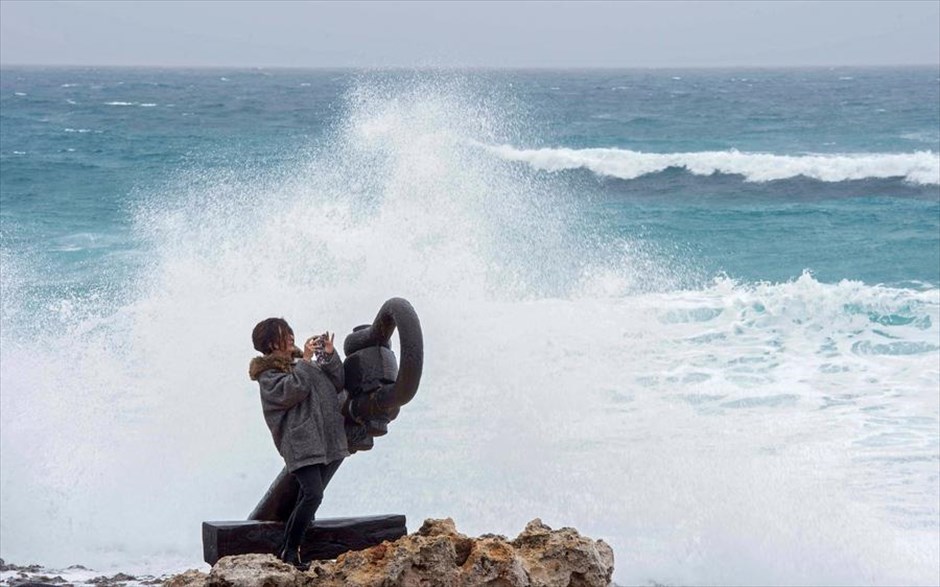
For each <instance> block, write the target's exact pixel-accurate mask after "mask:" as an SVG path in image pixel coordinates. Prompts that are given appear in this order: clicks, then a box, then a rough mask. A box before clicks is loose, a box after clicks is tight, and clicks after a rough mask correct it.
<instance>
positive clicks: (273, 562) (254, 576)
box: [206, 554, 307, 587]
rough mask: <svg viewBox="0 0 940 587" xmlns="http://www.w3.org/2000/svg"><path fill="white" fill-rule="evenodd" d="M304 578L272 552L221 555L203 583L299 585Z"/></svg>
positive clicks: (251, 586) (209, 586)
mask: <svg viewBox="0 0 940 587" xmlns="http://www.w3.org/2000/svg"><path fill="white" fill-rule="evenodd" d="M306 584H307V581H306V578H305V577H304V575H303V573H300V572H299V571H298V570H297V569H296V568H294V567H293V566H292V565H289V564H287V563H285V562H284V561H282V560H280V559H279V558H277V557H276V556H274V555H273V554H243V555H239V556H225V557H222V558H221V559H219V562H217V563H215V566H213V567H212V570H211V571H209V578H208V579H206V587H300V586H302V585H306Z"/></svg>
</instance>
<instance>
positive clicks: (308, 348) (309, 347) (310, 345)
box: [304, 334, 321, 361]
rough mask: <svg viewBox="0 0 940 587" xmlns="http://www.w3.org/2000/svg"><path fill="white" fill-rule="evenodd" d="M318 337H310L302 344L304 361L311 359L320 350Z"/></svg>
mask: <svg viewBox="0 0 940 587" xmlns="http://www.w3.org/2000/svg"><path fill="white" fill-rule="evenodd" d="M320 345H321V343H320V335H319V334H318V335H317V336H311V337H310V338H308V339H307V342H305V343H304V360H305V361H309V360H310V359H312V358H313V355H314V354H315V353H316V352H317V350H319V349H320Z"/></svg>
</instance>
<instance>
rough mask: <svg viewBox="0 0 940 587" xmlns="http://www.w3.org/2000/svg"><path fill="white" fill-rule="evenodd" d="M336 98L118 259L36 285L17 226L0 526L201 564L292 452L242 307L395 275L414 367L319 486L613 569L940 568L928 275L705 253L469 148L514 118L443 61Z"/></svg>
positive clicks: (939, 303) (11, 536) (43, 543)
mask: <svg viewBox="0 0 940 587" xmlns="http://www.w3.org/2000/svg"><path fill="white" fill-rule="evenodd" d="M347 102H348V111H347V113H346V115H345V116H344V118H343V122H342V123H341V124H339V125H338V126H337V127H336V128H335V129H334V130H333V132H332V133H331V134H330V135H329V137H328V140H326V141H323V142H322V145H323V146H321V147H319V148H316V149H313V150H311V151H310V152H307V153H299V154H297V156H296V157H295V160H294V162H293V163H292V164H290V165H288V166H285V167H284V168H281V169H277V170H269V171H266V172H263V173H259V174H256V173H253V172H244V173H236V172H230V173H222V172H219V173H209V172H203V173H195V172H193V173H189V174H187V173H181V174H180V177H179V178H178V181H177V183H176V184H174V185H173V186H172V187H171V188H168V189H167V190H166V191H165V192H164V193H159V194H154V195H153V196H152V197H151V198H149V199H147V200H146V201H145V202H144V203H143V204H142V205H141V206H140V207H139V209H138V211H137V214H136V220H135V225H134V228H135V234H136V235H137V237H138V238H140V239H141V241H142V242H143V243H145V244H144V245H143V246H144V249H145V250H146V251H147V254H148V255H149V262H148V263H147V264H146V267H145V269H144V270H142V271H141V272H140V274H139V275H137V277H136V278H134V279H132V280H130V279H126V278H119V279H116V280H115V282H114V283H112V285H111V286H110V287H109V288H107V289H106V290H104V291H100V292H97V293H95V294H88V295H84V296H78V297H75V298H73V299H64V298H58V299H52V300H46V301H45V302H46V303H45V305H39V306H41V308H40V309H41V310H42V311H39V309H37V304H36V303H34V302H30V301H28V300H27V299H26V295H25V293H24V294H23V295H21V291H23V292H25V291H26V290H22V289H21V288H20V286H19V285H17V284H19V283H21V282H22V281H23V280H24V279H25V278H24V277H23V276H24V275H27V274H28V273H29V271H30V270H33V269H35V268H32V267H31V265H30V261H29V259H26V258H22V257H17V256H15V255H13V254H12V253H8V252H6V251H5V252H4V254H3V257H2V259H0V260H2V264H3V286H4V296H3V326H4V328H3V332H2V337H3V338H2V343H3V344H2V345H0V353H2V370H0V375H2V386H3V394H2V412H0V414H2V416H0V417H2V429H0V430H2V467H3V469H2V471H3V474H2V480H0V484H2V485H0V486H2V512H3V514H2V528H3V536H4V541H3V542H4V545H3V548H4V556H7V557H9V558H11V559H13V558H15V559H20V560H23V559H30V560H37V561H42V562H44V563H46V564H53V565H54V564H62V565H64V564H70V563H74V562H82V563H84V564H99V565H102V564H116V563H119V564H123V565H125V566H127V565H132V564H137V565H141V566H147V565H157V564H167V563H166V561H167V560H171V561H176V562H175V563H174V564H179V565H181V566H185V565H192V564H193V563H195V562H196V561H197V559H198V553H199V552H200V546H199V527H200V526H199V524H200V522H201V521H202V520H212V519H215V520H218V519H240V518H243V517H244V516H246V515H247V513H248V512H249V511H250V510H251V508H252V507H253V506H254V504H255V503H256V501H257V499H259V498H260V496H261V495H262V493H263V492H264V490H265V489H266V488H267V485H268V483H269V482H270V481H271V479H273V477H274V475H275V474H276V473H277V472H278V471H279V469H280V467H281V461H280V459H279V457H278V455H277V453H276V452H275V450H274V448H273V445H272V443H271V440H270V436H269V434H268V431H267V429H266V428H265V425H264V421H263V418H262V417H261V413H260V406H259V403H258V399H257V390H256V388H255V385H254V384H253V383H252V382H250V381H249V380H248V378H247V364H248V361H249V359H250V358H251V356H252V350H251V347H250V345H249V343H248V340H249V336H248V335H249V332H250V330H251V328H252V326H253V325H254V324H255V323H256V322H257V321H258V320H260V319H262V318H265V317H267V316H284V317H285V318H287V319H288V320H289V321H290V322H291V324H292V325H293V327H294V329H295V330H296V331H297V332H299V333H303V332H318V331H321V330H323V329H324V328H329V329H335V330H337V331H338V332H339V334H340V336H342V335H343V334H344V333H346V332H349V331H351V329H352V328H353V327H354V326H356V325H358V324H361V323H367V322H370V321H371V319H372V317H373V316H374V314H375V311H376V310H377V309H378V307H379V306H380V304H381V303H382V302H383V301H384V300H385V299H387V298H389V297H392V296H402V297H405V298H407V299H409V300H410V301H411V302H412V303H413V304H414V306H415V308H416V309H417V311H418V314H419V316H420V317H421V320H422V324H423V327H424V331H425V341H426V342H425V344H426V353H427V354H426V357H425V375H424V378H423V380H422V386H421V389H420V391H419V393H418V396H417V397H416V398H415V400H414V401H413V402H412V403H411V404H409V405H408V406H406V407H405V409H403V411H402V414H401V416H400V417H399V419H398V420H397V421H396V422H394V423H393V425H392V427H391V433H390V434H389V435H388V436H387V437H383V438H381V439H378V441H377V443H376V448H375V450H374V451H372V452H370V453H364V454H357V455H355V456H354V457H352V458H350V459H349V460H348V462H346V463H345V464H344V465H343V467H342V468H341V469H340V471H339V474H338V475H337V476H336V478H335V480H334V481H333V483H332V485H331V486H330V488H329V490H328V491H327V495H326V498H325V501H324V504H323V507H322V508H321V512H320V514H319V515H321V516H339V515H367V514H377V513H390V512H402V513H405V514H406V515H407V516H408V519H409V523H410V524H411V526H412V527H414V526H415V525H416V524H419V523H420V521H421V520H422V519H424V518H425V517H444V516H450V517H453V518H454V519H455V520H456V522H457V524H458V527H459V528H460V529H461V530H462V531H464V532H467V533H471V534H479V533H483V532H500V533H504V534H508V535H514V534H515V533H517V532H518V531H519V530H521V528H522V527H523V526H524V524H525V523H526V522H527V521H528V520H530V519H532V518H534V517H541V518H542V519H543V520H544V521H545V522H546V523H548V524H550V525H553V526H563V525H571V526H575V527H577V528H578V529H579V530H581V531H582V532H583V533H585V534H587V535H590V536H592V537H596V538H604V539H605V540H607V541H608V542H610V543H611V544H612V546H613V547H614V550H615V553H616V556H617V571H616V575H615V580H616V581H617V582H621V583H622V582H626V583H645V582H648V581H661V582H676V583H683V584H688V583H695V584H706V583H722V584H754V583H762V584H763V583H786V584H835V583H895V582H901V583H931V582H936V581H938V578H940V575H938V574H937V570H936V569H937V568H938V566H937V562H938V550H940V525H938V520H940V511H938V506H937V500H936V497H937V495H938V492H940V488H938V475H937V463H938V425H937V422H938V413H940V399H938V397H937V394H936V390H937V388H938V386H940V368H938V366H937V365H938V362H937V357H938V348H940V345H938V324H940V294H938V290H937V289H935V288H925V289H922V290H913V289H892V288H887V287H880V286H868V285H864V284H862V283H858V282H851V281H843V282H841V283H838V284H824V283H820V282H818V281H817V280H815V279H814V278H813V277H812V275H810V274H804V275H803V276H802V277H800V278H799V279H797V280H795V281H792V282H788V283H781V284H767V283H760V284H745V283H738V282H735V281H733V280H731V279H728V278H717V279H714V280H710V281H705V282H701V283H699V282H697V281H695V280H694V279H692V278H691V277H690V276H693V274H694V271H692V270H691V269H689V268H688V267H686V266H685V265H684V264H683V263H681V262H679V261H677V260H676V259H674V258H671V257H670V256H668V255H666V254H663V253H661V252H657V251H655V250H653V249H652V248H650V247H644V246H643V244H642V243H636V242H628V241H618V240H615V239H611V238H608V239H606V240H605V239H604V238H602V237H601V236H598V235H597V234H593V233H592V232H591V229H590V227H585V226H583V225H581V223H580V221H579V206H580V205H582V202H581V201H580V200H579V198H578V197H577V194H570V193H566V192H565V188H564V187H563V185H562V184H560V183H556V182H554V180H553V179H552V178H551V177H546V176H542V175H538V174H536V173H533V172H532V171H531V170H527V169H523V168H521V167H519V166H518V165H514V164H513V163H512V162H509V161H505V160H503V159H501V158H500V157H496V156H494V155H493V154H492V153H491V152H489V151H488V150H487V149H480V148H479V145H481V144H482V145H499V144H505V143H507V142H509V141H510V139H511V138H512V137H507V136H505V133H507V132H508V131H507V130H506V129H510V128H512V127H513V124H512V120H511V118H512V117H511V116H510V115H509V114H501V111H500V109H499V108H498V107H496V106H494V104H493V103H490V102H487V101H486V100H475V99H471V98H468V97H467V92H466V91H465V89H464V88H461V87H460V86H459V84H454V83H452V82H436V83H429V82H422V83H419V82H414V81H413V82H411V83H409V84H402V85H396V84H390V83H389V84H382V83H375V84H371V85H370V84H363V85H361V86H360V87H359V88H358V89H357V90H356V91H353V92H351V93H350V95H349V97H348V100H347ZM30 304H32V305H30Z"/></svg>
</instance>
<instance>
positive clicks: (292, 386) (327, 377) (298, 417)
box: [248, 349, 349, 472]
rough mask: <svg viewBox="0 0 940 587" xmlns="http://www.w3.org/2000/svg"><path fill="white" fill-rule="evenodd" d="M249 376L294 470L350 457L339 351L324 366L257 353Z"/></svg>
mask: <svg viewBox="0 0 940 587" xmlns="http://www.w3.org/2000/svg"><path fill="white" fill-rule="evenodd" d="M299 352H300V351H299V349H295V351H294V354H295V356H296V355H297V354H298V353H299ZM248 375H249V376H250V377H251V379H252V380H253V381H257V382H258V384H259V385H260V387H261V407H262V409H263V410H264V419H265V422H267V424H268V428H269V429H270V430H271V436H272V437H273V438H274V445H275V446H277V450H278V452H279V453H281V456H282V457H284V461H285V462H286V463H287V470H288V471H290V472H294V471H296V470H297V469H299V468H301V467H306V466H307V465H318V464H322V463H330V462H333V461H335V460H337V459H341V458H344V457H347V456H349V450H348V448H347V445H346V432H345V430H344V428H343V415H342V413H340V405H341V404H340V399H341V398H340V397H339V395H340V393H341V392H342V391H343V362H342V361H341V360H340V359H339V356H338V355H337V354H336V353H333V356H332V357H330V359H329V360H328V361H324V362H323V363H322V364H317V363H313V362H311V361H304V360H302V359H301V360H295V361H291V360H289V359H285V358H280V357H274V356H272V355H265V356H263V357H255V358H254V359H252V361H251V365H250V366H249V367H248Z"/></svg>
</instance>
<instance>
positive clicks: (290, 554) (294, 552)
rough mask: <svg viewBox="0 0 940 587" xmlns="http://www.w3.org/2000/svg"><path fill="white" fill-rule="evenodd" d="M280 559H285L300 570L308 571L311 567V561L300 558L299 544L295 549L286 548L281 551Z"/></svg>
mask: <svg viewBox="0 0 940 587" xmlns="http://www.w3.org/2000/svg"><path fill="white" fill-rule="evenodd" d="M278 558H279V559H281V560H282V561H284V562H285V563H287V564H289V565H293V566H294V568H296V569H297V570H298V571H307V569H309V568H310V563H305V562H302V561H301V560H300V547H299V546H298V547H297V548H295V549H291V550H290V551H288V550H287V549H286V548H285V549H284V550H282V551H281V554H280V556H278Z"/></svg>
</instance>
